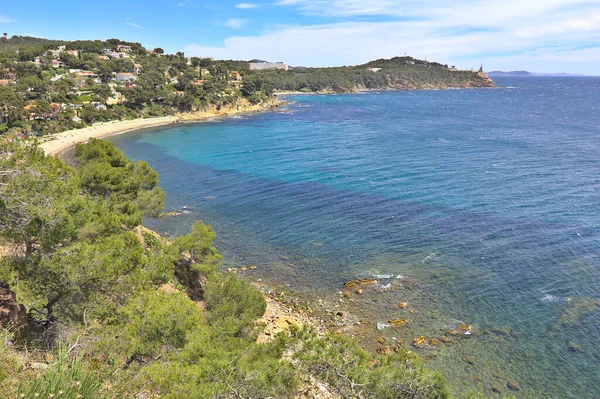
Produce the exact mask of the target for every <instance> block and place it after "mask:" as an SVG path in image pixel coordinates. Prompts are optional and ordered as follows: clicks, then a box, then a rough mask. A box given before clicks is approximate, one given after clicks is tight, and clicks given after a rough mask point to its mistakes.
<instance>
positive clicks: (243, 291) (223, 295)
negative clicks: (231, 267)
mask: <svg viewBox="0 0 600 399" xmlns="http://www.w3.org/2000/svg"><path fill="white" fill-rule="evenodd" d="M205 300H206V305H207V310H208V321H209V323H210V324H211V326H213V327H214V328H215V329H217V330H220V331H223V332H224V333H225V334H227V335H230V336H248V335H252V333H253V332H254V330H253V328H252V327H253V323H254V321H255V320H256V319H258V318H259V317H261V316H262V315H263V314H264V313H265V310H266V309H267V303H266V301H265V298H264V297H263V295H262V294H261V293H260V291H258V290H257V289H256V288H254V287H252V286H251V285H250V284H248V283H247V282H245V281H243V280H241V279H239V278H237V277H236V276H235V275H232V274H228V273H225V274H216V275H214V276H212V277H211V279H209V281H208V285H207V288H206V294H205Z"/></svg>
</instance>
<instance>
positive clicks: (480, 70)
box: [478, 62, 483, 72]
mask: <svg viewBox="0 0 600 399" xmlns="http://www.w3.org/2000/svg"><path fill="white" fill-rule="evenodd" d="M478 72H483V62H482V63H481V66H480V67H479V71H478Z"/></svg>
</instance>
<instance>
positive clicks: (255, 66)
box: [248, 62, 290, 71]
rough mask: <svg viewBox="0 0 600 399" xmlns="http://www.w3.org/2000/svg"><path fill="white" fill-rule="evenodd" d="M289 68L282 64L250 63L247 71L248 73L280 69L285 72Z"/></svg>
mask: <svg viewBox="0 0 600 399" xmlns="http://www.w3.org/2000/svg"><path fill="white" fill-rule="evenodd" d="M289 68H290V67H289V66H288V64H285V63H283V62H250V63H249V64H248V69H249V70H250V71H265V70H269V69H282V70H284V71H287V70H288V69H289Z"/></svg>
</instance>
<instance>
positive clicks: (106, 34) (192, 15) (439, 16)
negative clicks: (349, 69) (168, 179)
mask: <svg viewBox="0 0 600 399" xmlns="http://www.w3.org/2000/svg"><path fill="white" fill-rule="evenodd" d="M0 31H1V32H8V33H9V35H13V34H19V35H33V36H39V37H46V38H53V39H66V40H74V39H107V38H113V37H116V38H119V39H122V40H128V41H138V42H141V43H142V44H143V45H144V46H146V47H149V48H154V47H162V48H164V49H165V50H166V51H168V52H176V51H185V53H186V54H187V55H196V56H214V57H215V58H229V59H231V58H233V59H251V58H260V59H266V60H271V61H284V62H288V63H289V64H291V65H306V66H334V65H348V64H357V63H362V62H366V61H369V60H372V59H376V58H382V57H385V58H389V57H393V56H395V55H404V53H407V54H408V55H412V56H415V57H418V58H427V59H428V60H432V61H438V62H442V63H448V64H451V65H456V66H457V67H459V68H465V69H467V68H478V67H479V64H480V63H481V62H482V61H483V62H484V66H485V68H486V69H487V70H492V69H499V70H521V69H525V70H530V71H537V72H570V73H584V74H589V75H600V0H544V1H540V0H502V1H499V0H471V1H469V2H466V1H460V2H458V1H451V0H367V1H364V0H260V1H252V0H237V1H231V0H220V1H217V0H208V1H207V0H203V1H200V0H154V1H153V0H146V1H142V0H121V1H115V0H104V1H101V2H86V1H82V2H80V1H74V0H73V1H66V0H55V1H47V0H44V1H42V0H27V1H24V0H16V1H15V0H11V1H8V0H0Z"/></svg>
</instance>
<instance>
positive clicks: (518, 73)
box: [487, 71, 532, 76]
mask: <svg viewBox="0 0 600 399" xmlns="http://www.w3.org/2000/svg"><path fill="white" fill-rule="evenodd" d="M487 74H488V76H531V75H532V73H531V72H527V71H511V72H504V71H492V72H488V73H487Z"/></svg>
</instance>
